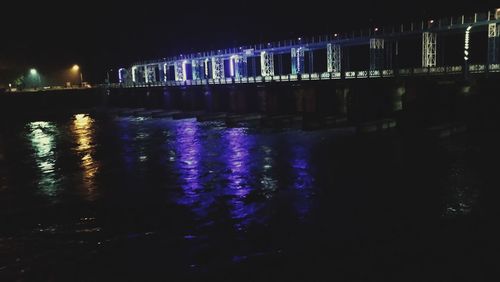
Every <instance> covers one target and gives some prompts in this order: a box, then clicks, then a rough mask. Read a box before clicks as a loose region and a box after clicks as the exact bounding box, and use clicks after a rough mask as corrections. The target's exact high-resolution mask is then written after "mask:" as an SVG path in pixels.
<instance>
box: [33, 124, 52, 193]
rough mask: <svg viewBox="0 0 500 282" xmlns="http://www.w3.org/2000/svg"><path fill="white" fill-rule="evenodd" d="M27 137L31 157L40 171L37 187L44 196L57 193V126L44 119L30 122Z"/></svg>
mask: <svg viewBox="0 0 500 282" xmlns="http://www.w3.org/2000/svg"><path fill="white" fill-rule="evenodd" d="M28 130H29V133H28V138H29V140H30V141H31V147H32V149H33V151H34V154H33V157H34V159H35V163H36V165H37V167H38V170H39V172H40V177H39V179H38V183H37V184H38V187H39V189H40V192H41V193H43V194H44V195H46V196H55V195H56V194H57V179H56V175H55V163H56V154H55V145H56V141H55V137H56V135H57V133H58V131H57V127H56V126H55V125H54V124H53V123H51V122H46V121H36V122H30V123H29V124H28Z"/></svg>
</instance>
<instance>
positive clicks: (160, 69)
mask: <svg viewBox="0 0 500 282" xmlns="http://www.w3.org/2000/svg"><path fill="white" fill-rule="evenodd" d="M165 68H166V64H163V63H162V64H158V78H159V79H160V81H167V75H166V73H167V72H166V70H165Z"/></svg>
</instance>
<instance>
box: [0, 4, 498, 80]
mask: <svg viewBox="0 0 500 282" xmlns="http://www.w3.org/2000/svg"><path fill="white" fill-rule="evenodd" d="M133 2H134V1H133ZM456 2H457V1H447V2H445V1H438V0H434V1H429V0H421V1H397V2H396V1H384V0H378V1H345V2H343V1H335V0H329V1H313V0H309V1H305V0H303V1H302V4H298V3H296V0H294V1H291V0H290V1H281V0H280V1H270V0H268V1H227V0H224V1H216V0H213V1H198V0H191V1H180V0H178V1H166V0H164V1H157V2H154V1H148V0H136V1H135V3H136V4H130V3H129V1H121V2H109V1H106V2H105V1H104V0H101V1H100V2H98V3H91V2H86V1H83V0H80V1H66V2H63V3H57V4H56V3H52V4H51V3H48V2H47V1H38V3H30V2H28V1H22V2H21V1H16V2H12V3H10V4H9V3H5V4H4V2H2V9H1V15H0V34H1V39H0V85H2V84H5V83H7V82H9V81H12V80H13V79H14V78H15V77H16V76H19V75H20V74H22V73H23V72H27V69H29V68H30V67H36V68H37V69H38V70H39V72H40V73H42V74H44V75H46V76H54V77H55V76H56V75H57V74H61V73H64V72H65V71H66V70H67V69H69V68H70V67H71V65H72V64H74V63H78V64H79V65H80V66H81V67H82V70H83V73H84V76H85V80H88V81H91V82H102V81H103V80H104V78H105V76H106V70H107V69H110V68H115V69H116V68H117V67H120V66H128V65H130V64H131V63H132V62H134V61H137V60H142V59H154V58H160V57H166V56H170V55H176V54H178V53H188V52H194V51H203V50H210V49H219V48H224V47H236V46H239V45H244V44H252V43H259V42H266V41H272V40H283V39H290V38H296V37H298V36H306V35H322V34H326V33H334V32H342V31H351V30H352V29H355V28H364V27H368V26H370V25H372V26H373V25H383V24H399V23H402V22H404V21H406V22H408V21H410V20H411V19H422V17H436V16H439V15H443V16H446V15H455V14H456V15H458V14H459V13H461V12H464V11H471V12H473V11H476V10H479V11H483V10H486V9H487V8H491V7H495V6H500V3H499V2H498V1H490V0H476V1H469V2H470V3H468V4H459V3H456ZM445 3H447V4H445ZM436 5H437V6H436Z"/></svg>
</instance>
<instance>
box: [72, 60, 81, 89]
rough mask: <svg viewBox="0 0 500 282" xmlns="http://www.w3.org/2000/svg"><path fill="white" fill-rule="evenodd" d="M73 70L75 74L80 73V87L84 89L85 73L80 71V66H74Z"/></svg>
mask: <svg viewBox="0 0 500 282" xmlns="http://www.w3.org/2000/svg"><path fill="white" fill-rule="evenodd" d="M71 70H72V71H73V72H75V73H77V72H78V73H80V87H83V73H82V71H81V70H80V66H79V65H73V67H72V68H71Z"/></svg>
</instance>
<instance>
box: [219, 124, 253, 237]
mask: <svg viewBox="0 0 500 282" xmlns="http://www.w3.org/2000/svg"><path fill="white" fill-rule="evenodd" d="M246 130H247V129H245V128H230V129H227V130H226V131H225V134H224V135H225V136H224V140H226V142H227V143H226V144H227V146H226V147H225V148H226V150H225V154H224V156H225V158H224V160H225V162H226V166H227V168H228V171H229V173H228V176H227V178H228V186H227V190H228V191H227V192H226V193H228V194H230V195H231V196H232V197H231V199H230V200H229V204H230V206H231V217H232V218H233V219H236V220H238V221H239V223H237V224H236V227H237V228H241V227H243V226H245V225H247V224H248V223H249V221H250V217H251V215H253V214H254V213H255V209H256V207H255V204H251V203H248V204H247V203H245V202H244V200H245V197H247V196H248V194H249V193H250V191H251V183H249V179H250V178H251V171H250V165H251V164H250V162H251V158H250V152H249V150H250V148H251V147H252V146H253V143H254V142H253V138H252V137H251V136H249V135H248V134H247V131H246Z"/></svg>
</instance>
